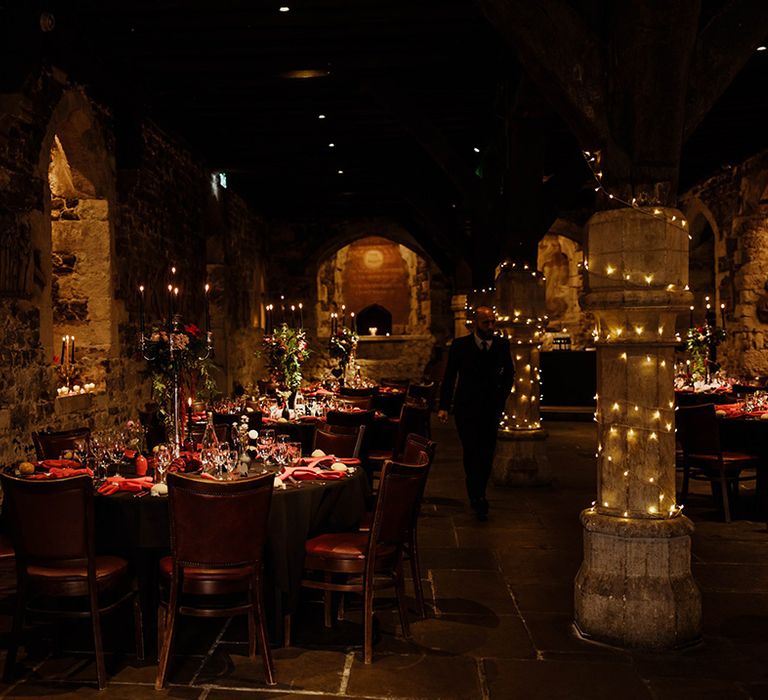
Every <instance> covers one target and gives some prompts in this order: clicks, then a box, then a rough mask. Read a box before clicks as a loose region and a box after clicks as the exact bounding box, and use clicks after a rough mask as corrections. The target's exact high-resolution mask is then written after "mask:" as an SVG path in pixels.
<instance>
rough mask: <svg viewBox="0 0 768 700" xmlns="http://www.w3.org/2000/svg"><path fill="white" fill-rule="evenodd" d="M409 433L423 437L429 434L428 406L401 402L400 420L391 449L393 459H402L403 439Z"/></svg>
mask: <svg viewBox="0 0 768 700" xmlns="http://www.w3.org/2000/svg"><path fill="white" fill-rule="evenodd" d="M411 434H414V435H423V436H425V437H426V436H427V435H428V434H429V408H427V407H426V406H416V405H414V404H408V403H405V404H403V408H402V410H401V411H400V422H399V423H398V426H397V435H396V436H395V446H394V449H393V451H392V454H393V456H394V458H395V459H402V456H403V450H404V449H405V441H406V440H407V438H408V436H409V435H411Z"/></svg>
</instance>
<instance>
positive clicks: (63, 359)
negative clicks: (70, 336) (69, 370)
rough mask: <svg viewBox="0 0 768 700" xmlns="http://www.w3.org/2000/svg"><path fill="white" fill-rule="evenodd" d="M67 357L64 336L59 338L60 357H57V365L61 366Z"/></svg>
mask: <svg viewBox="0 0 768 700" xmlns="http://www.w3.org/2000/svg"><path fill="white" fill-rule="evenodd" d="M66 357H67V344H66V336H63V335H62V336H61V355H59V364H60V365H63V364H64V363H65V362H66Z"/></svg>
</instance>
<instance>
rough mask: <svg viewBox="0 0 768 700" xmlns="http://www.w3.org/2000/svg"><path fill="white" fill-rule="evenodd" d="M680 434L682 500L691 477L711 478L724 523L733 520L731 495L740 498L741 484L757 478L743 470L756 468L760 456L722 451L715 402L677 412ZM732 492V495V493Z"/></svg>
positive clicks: (685, 496)
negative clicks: (720, 503)
mask: <svg viewBox="0 0 768 700" xmlns="http://www.w3.org/2000/svg"><path fill="white" fill-rule="evenodd" d="M675 416H676V426H677V436H678V438H679V439H680V445H681V447H682V450H683V486H682V492H681V496H680V500H681V501H682V502H683V503H684V502H685V500H686V499H687V497H688V484H689V481H690V480H691V479H700V480H705V481H709V482H710V483H711V484H712V486H713V494H715V492H716V491H717V490H718V489H719V490H720V492H721V497H722V501H723V515H724V517H725V522H728V523H729V522H731V503H730V499H731V498H734V499H735V498H738V493H739V483H741V482H742V481H754V480H755V479H756V476H755V475H754V474H749V475H746V476H742V474H741V472H742V470H743V469H756V468H757V467H758V464H759V461H760V458H759V456H758V455H756V454H751V453H747V452H730V451H723V449H722V448H721V446H720V427H719V425H718V423H717V416H716V414H715V406H714V404H711V403H710V404H704V405H700V406H681V407H680V408H678V410H677V411H676V412H675ZM729 493H730V495H729Z"/></svg>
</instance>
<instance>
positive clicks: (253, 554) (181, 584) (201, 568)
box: [155, 473, 276, 690]
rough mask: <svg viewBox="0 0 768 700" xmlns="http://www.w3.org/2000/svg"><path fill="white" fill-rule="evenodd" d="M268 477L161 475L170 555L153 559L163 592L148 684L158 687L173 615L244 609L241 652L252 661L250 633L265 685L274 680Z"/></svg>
mask: <svg viewBox="0 0 768 700" xmlns="http://www.w3.org/2000/svg"><path fill="white" fill-rule="evenodd" d="M273 482H274V475H272V474H264V475H263V476H259V477H255V478H250V479H240V480H237V481H206V480H203V479H199V478H195V477H190V476H185V475H182V474H176V473H174V474H168V497H169V512H170V522H171V552H172V553H171V556H169V557H164V558H163V559H161V560H160V576H161V581H162V583H163V584H164V586H163V587H164V590H165V591H166V592H167V597H166V598H165V599H163V598H161V601H162V602H161V604H160V610H159V611H158V635H159V638H161V639H162V644H161V645H160V659H159V663H158V668H157V678H156V680H155V688H156V689H158V690H160V689H162V688H163V686H164V685H165V679H166V674H167V671H168V661H169V659H170V655H171V649H172V647H173V638H174V634H175V632H176V620H177V617H178V616H179V615H190V616H196V617H232V616H234V615H247V616H248V655H249V656H250V657H251V659H253V660H255V659H256V653H257V644H256V634H257V631H258V638H259V645H260V647H261V658H262V661H263V663H264V675H265V676H266V681H267V684H268V685H274V684H275V683H276V681H275V670H274V664H273V662H272V653H271V651H270V648H269V639H268V638H267V629H266V624H265V618H264V580H263V575H264V547H265V544H266V540H267V522H268V518H269V507H270V504H271V502H272V488H273ZM243 533H247V535H246V534H243Z"/></svg>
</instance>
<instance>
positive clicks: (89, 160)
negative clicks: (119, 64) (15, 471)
mask: <svg viewBox="0 0 768 700" xmlns="http://www.w3.org/2000/svg"><path fill="white" fill-rule="evenodd" d="M126 133H128V134H129V136H125V134H126ZM121 134H122V135H123V136H125V137H124V138H123V140H122V141H119V140H117V139H116V136H115V130H114V119H113V116H112V114H111V112H110V110H109V109H108V108H107V107H105V106H103V105H100V104H97V103H94V102H93V101H92V100H91V99H90V98H89V97H88V95H87V94H86V93H85V91H83V90H82V89H81V88H78V87H77V86H74V85H71V84H69V83H68V81H67V78H66V76H64V75H62V74H60V73H58V72H56V71H49V72H42V73H40V74H38V75H35V76H32V77H31V78H30V80H29V81H27V83H26V84H25V87H24V90H23V91H22V92H20V93H19V94H15V95H3V96H1V97H0V212H2V214H0V241H2V245H0V460H2V462H3V463H8V462H10V461H13V460H16V459H20V458H22V457H24V456H27V455H30V454H31V452H32V445H31V437H30V435H31V432H32V431H33V430H37V429H42V428H51V429H63V428H70V427H75V426H80V425H87V426H89V427H91V428H103V427H107V426H110V425H115V424H117V423H120V422H123V421H125V420H127V419H128V418H132V417H136V415H137V411H138V409H139V408H142V407H143V405H144V403H145V402H146V401H147V400H149V398H150V383H149V381H148V373H147V368H146V363H145V362H144V361H143V360H142V359H140V358H139V356H138V338H137V331H138V315H139V314H138V307H139V295H138V287H139V285H140V284H143V285H144V286H145V287H146V289H147V292H146V300H147V303H146V310H147V325H148V326H149V325H150V324H151V322H152V321H158V320H159V319H160V318H161V317H163V316H164V314H165V309H166V307H165V304H164V300H165V295H164V290H165V286H166V282H167V280H168V275H169V268H170V266H171V265H175V266H176V267H177V274H176V278H175V284H177V285H178V286H179V288H180V296H179V303H178V308H179V311H180V312H181V313H182V314H183V316H184V318H185V319H186V320H188V321H194V322H197V323H199V324H202V323H203V306H204V304H203V299H204V293H203V285H204V284H205V282H206V281H210V282H211V283H212V284H213V287H214V288H213V292H212V294H211V321H212V326H213V330H214V331H215V333H216V342H217V350H218V351H219V352H217V354H216V360H215V361H216V364H217V370H218V372H217V381H218V382H219V385H220V388H221V389H222V390H226V391H229V390H230V388H231V386H230V385H231V383H232V382H233V381H234V380H235V379H236V378H237V379H239V378H240V377H247V376H250V375H252V374H256V373H258V372H259V368H258V365H259V360H258V359H257V358H256V355H255V353H254V348H256V347H258V344H259V341H260V337H261V331H260V314H259V304H260V301H261V300H260V298H259V293H258V289H260V287H259V288H258V289H257V288H256V286H255V284H254V280H255V278H257V277H259V276H260V275H262V274H263V273H262V269H263V257H262V256H263V249H264V238H265V236H266V230H265V226H264V223H263V222H262V221H261V220H260V219H259V218H258V217H257V216H256V215H255V214H254V213H253V212H252V211H250V210H249V209H248V207H247V206H245V205H244V203H243V202H242V201H241V200H240V199H239V198H238V197H237V195H235V194H233V193H231V192H228V191H226V190H222V189H220V188H219V189H216V188H214V187H213V186H212V178H211V174H210V173H209V172H208V171H207V169H206V168H205V167H204V165H203V164H202V161H201V160H200V159H199V158H197V157H196V156H195V155H194V154H193V153H191V152H190V151H189V149H188V148H187V147H186V146H185V145H183V144H181V143H180V142H179V141H177V140H175V139H174V138H172V137H171V136H170V135H169V134H167V133H164V132H163V131H162V130H161V129H159V128H157V126H155V125H154V124H152V123H151V122H149V121H146V120H138V121H137V122H136V123H135V124H133V125H132V128H131V129H129V130H127V131H126V130H125V129H123V130H122V131H121ZM59 148H60V149H61V151H62V152H63V153H65V154H66V159H65V160H58V161H57V159H56V158H55V157H54V158H53V159H52V155H51V154H52V153H54V154H55V153H56V152H57V149H59ZM117 153H121V154H123V155H122V157H121V158H119V159H118V158H116V154H117ZM126 154H127V155H126ZM49 183H51V186H49ZM52 190H53V191H52ZM244 251H247V253H248V254H247V255H244V254H243V252H244ZM224 300H227V303H224ZM63 331H67V332H71V333H72V334H74V335H75V336H76V338H78V337H79V338H80V340H81V342H82V345H80V346H79V349H78V367H79V369H80V371H81V372H82V373H83V375H84V376H85V378H87V379H90V380H93V381H95V383H96V384H97V388H96V392H95V393H93V394H87V395H79V396H71V397H57V395H56V389H57V387H58V386H60V385H61V383H62V378H61V376H60V374H59V367H58V366H57V365H55V364H54V357H55V355H57V354H60V351H58V350H57V342H56V340H57V339H58V340H60V335H61V332H63Z"/></svg>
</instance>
